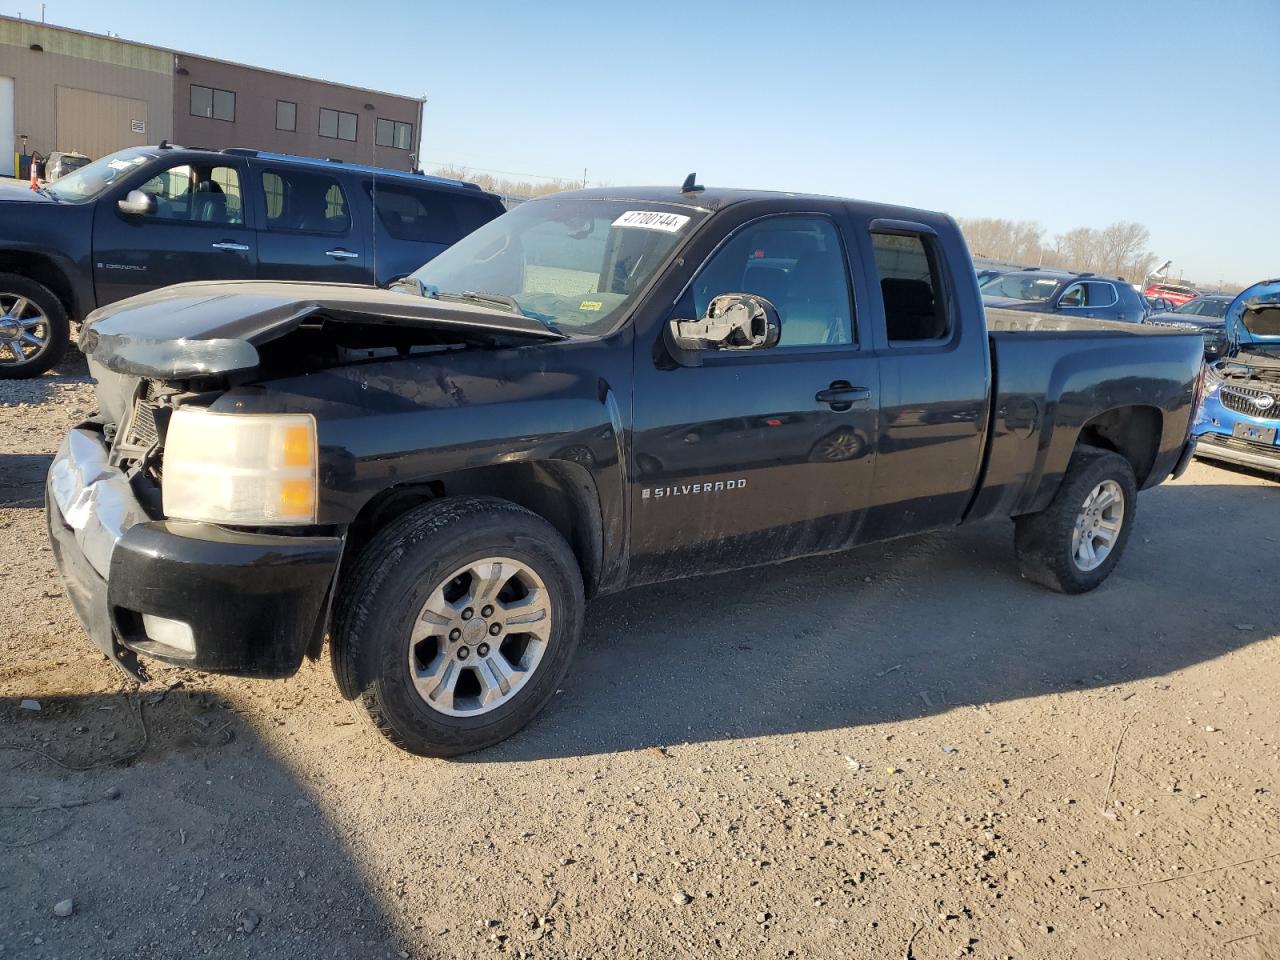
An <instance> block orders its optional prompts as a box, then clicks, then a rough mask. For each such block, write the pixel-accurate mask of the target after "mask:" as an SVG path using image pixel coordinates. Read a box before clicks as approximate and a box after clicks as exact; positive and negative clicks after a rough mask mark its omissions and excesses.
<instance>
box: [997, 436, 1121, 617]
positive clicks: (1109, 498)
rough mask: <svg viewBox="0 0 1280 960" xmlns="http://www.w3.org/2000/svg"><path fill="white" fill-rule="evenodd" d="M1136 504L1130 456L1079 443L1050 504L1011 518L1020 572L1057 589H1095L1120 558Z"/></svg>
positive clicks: (1068, 591) (1076, 590)
mask: <svg viewBox="0 0 1280 960" xmlns="http://www.w3.org/2000/svg"><path fill="white" fill-rule="evenodd" d="M1117 498H1118V501H1117ZM1137 506H1138V485H1137V481H1136V480H1135V479H1134V475H1133V467H1132V466H1131V465H1130V464H1129V461H1128V460H1126V459H1125V458H1124V457H1122V456H1120V455H1119V454H1118V453H1112V452H1111V451H1109V450H1102V449H1100V448H1098V447H1090V446H1081V447H1078V448H1077V449H1076V451H1075V453H1074V454H1073V455H1072V457H1071V463H1070V464H1069V465H1068V466H1067V472H1066V473H1065V474H1064V475H1063V477H1062V484H1061V485H1060V486H1059V487H1058V492H1057V493H1056V494H1055V495H1054V498H1053V500H1051V501H1050V503H1049V506H1047V507H1046V508H1045V509H1044V510H1041V511H1040V512H1039V513H1031V514H1026V515H1024V516H1021V517H1016V518H1015V519H1014V549H1015V551H1016V552H1017V556H1018V566H1019V568H1020V569H1021V571H1022V575H1023V576H1024V577H1026V578H1027V579H1028V580H1034V581H1035V582H1036V583H1038V584H1040V585H1042V586H1045V587H1048V588H1049V589H1051V590H1057V591H1059V592H1060V593H1085V592H1086V591H1089V590H1092V589H1094V588H1095V587H1097V586H1098V585H1099V584H1100V583H1102V581H1103V580H1105V579H1107V577H1108V576H1109V575H1110V574H1111V571H1112V570H1114V569H1115V566H1116V564H1117V563H1118V562H1119V561H1120V556H1121V554H1122V553H1124V548H1125V545H1126V544H1127V543H1128V542H1129V533H1130V531H1131V530H1132V529H1133V521H1134V516H1135V514H1136V511H1137ZM1117 518H1118V519H1117ZM1108 538H1109V539H1110V542H1108Z"/></svg>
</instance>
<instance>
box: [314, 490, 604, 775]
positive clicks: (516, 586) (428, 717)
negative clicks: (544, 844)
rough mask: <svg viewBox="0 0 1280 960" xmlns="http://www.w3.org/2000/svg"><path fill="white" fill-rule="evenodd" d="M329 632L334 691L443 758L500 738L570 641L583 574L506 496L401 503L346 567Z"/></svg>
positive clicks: (554, 537) (398, 740)
mask: <svg viewBox="0 0 1280 960" xmlns="http://www.w3.org/2000/svg"><path fill="white" fill-rule="evenodd" d="M340 589H341V594H340V595H339V596H338V598H337V603H336V607H335V611H334V622H333V630H332V659H333V668H334V673H335V676H336V677H337V681H338V686H339V688H340V689H341V691H342V694H343V696H345V697H346V698H347V699H348V700H353V701H358V704H359V706H360V707H361V708H362V709H363V712H364V713H365V715H366V716H367V717H368V719H369V720H370V721H371V722H372V723H373V726H374V727H375V728H376V729H377V730H378V731H380V732H381V733H382V734H383V735H384V736H385V737H386V738H387V739H388V740H390V741H391V742H392V743H394V744H395V745H396V746H398V747H400V748H402V749H404V750H408V751H409V752H411V753H416V754H420V755H422V756H429V757H452V756H456V755H458V754H462V753H468V752H470V751H472V750H479V749H482V748H484V747H488V746H491V745H493V744H495V743H498V742H499V741H501V740H505V739H506V738H507V737H509V736H511V735H512V734H513V733H515V732H516V731H517V730H519V729H520V728H522V727H523V726H524V725H525V724H527V723H528V722H529V721H530V720H531V719H532V718H533V717H534V715H535V714H537V713H538V711H539V710H541V709H542V707H543V706H544V705H545V704H546V702H547V701H548V700H549V699H550V698H551V696H552V695H553V694H554V693H555V691H556V687H557V686H558V684H559V683H560V681H561V680H562V679H563V678H564V675H565V673H566V672H567V670H568V668H569V662H570V660H571V659H572V658H573V653H574V650H575V649H576V648H577V645H578V638H579V636H580V634H581V630H582V617H583V608H584V603H585V602H584V599H583V587H582V575H581V572H580V570H579V568H578V565H577V561H576V560H575V559H574V556H573V552H572V551H571V550H570V549H569V545H568V544H567V543H566V542H565V541H564V538H563V537H561V536H560V534H559V533H558V532H557V531H556V529H555V528H554V527H553V526H551V524H549V523H548V522H547V521H546V520H544V519H542V518H541V517H539V516H537V515H536V514H534V513H531V512H529V511H528V510H525V509H524V508H522V507H518V506H516V505H515V504H513V503H509V502H507V501H504V500H497V499H492V498H487V497H456V498H447V499H444V500H439V501H436V502H434V503H430V504H427V505H426V506H423V507H418V508H416V509H414V510H411V511H409V512H408V513H406V514H404V515H403V516H401V517H400V518H398V519H397V520H396V521H395V522H394V523H392V524H391V525H390V526H389V527H388V528H387V529H385V530H384V531H382V532H381V533H380V534H379V535H378V536H377V537H375V538H374V539H373V540H372V541H371V542H370V543H369V544H368V545H367V546H366V547H365V548H364V549H363V550H362V551H361V553H360V556H359V559H358V560H357V561H356V564H355V567H354V568H353V570H352V571H351V573H350V575H349V576H347V577H344V578H343V580H342V585H341V588H340Z"/></svg>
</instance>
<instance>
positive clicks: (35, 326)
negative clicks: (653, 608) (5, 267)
mask: <svg viewBox="0 0 1280 960" xmlns="http://www.w3.org/2000/svg"><path fill="white" fill-rule="evenodd" d="M70 334H71V328H70V322H69V321H68V320H67V311H66V310H64V309H63V307H62V304H61V302H59V300H58V298H57V297H56V296H54V295H53V292H52V291H50V290H49V288H48V287H45V286H44V285H42V284H39V283H36V282H35V281H34V280H30V279H28V278H27V277H24V276H21V275H19V274H16V273H0V380H17V379H22V378H25V377H37V376H39V375H40V374H42V373H44V372H45V371H46V370H48V369H49V368H50V367H52V366H53V365H54V364H55V363H57V362H58V361H59V360H60V359H62V354H63V353H64V352H65V351H66V349H67V341H68V339H69V338H70Z"/></svg>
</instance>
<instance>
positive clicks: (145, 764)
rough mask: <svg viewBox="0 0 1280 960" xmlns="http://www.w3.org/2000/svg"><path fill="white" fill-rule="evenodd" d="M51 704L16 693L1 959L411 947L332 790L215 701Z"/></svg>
mask: <svg viewBox="0 0 1280 960" xmlns="http://www.w3.org/2000/svg"><path fill="white" fill-rule="evenodd" d="M39 703H40V710H39V711H33V710H29V709H25V708H23V707H22V701H21V700H20V699H15V698H0V862H2V863H4V864H5V866H4V869H3V871H2V872H0V947H3V948H4V949H3V953H2V954H0V955H3V956H5V957H10V956H12V957H31V958H36V957H50V958H52V957H85V958H88V957H129V958H149V957H186V958H189V957H195V956H217V957H258V956H264V955H271V956H291V957H292V956H298V957H304V956H305V957H316V958H319V957H335V956H336V957H344V958H345V957H371V958H373V957H377V958H382V957H398V956H399V955H400V953H399V951H400V947H399V945H398V944H397V942H396V940H395V938H394V935H393V934H392V932H391V929H390V926H389V924H388V923H387V921H386V920H385V918H384V915H383V914H382V912H381V911H380V910H379V908H378V906H377V905H376V903H375V901H374V899H373V897H372V895H371V893H370V892H369V888H368V886H367V885H366V883H365V880H364V878H363V877H362V876H361V874H360V871H359V870H358V869H357V868H356V866H355V865H354V864H353V863H352V861H351V858H350V855H349V853H348V851H347V849H346V847H345V845H344V843H343V841H342V839H341V838H340V837H339V836H338V835H337V833H336V832H335V831H334V829H333V828H332V827H331V826H330V824H329V823H328V821H327V820H326V819H325V816H324V814H323V813H322V812H321V804H319V803H317V798H316V797H314V796H312V794H311V792H310V791H309V790H308V789H307V787H306V785H304V784H302V783H300V782H298V780H297V779H296V778H295V777H294V775H293V774H292V773H291V772H290V771H289V770H288V769H287V768H286V767H284V766H283V765H282V764H281V763H279V762H278V761H277V760H276V759H274V758H273V756H272V753H271V751H270V750H269V749H267V748H265V747H264V745H263V744H262V743H261V742H259V741H258V740H257V738H256V737H255V736H254V734H253V733H252V732H251V731H250V730H249V729H248V727H247V725H246V724H245V723H243V722H242V721H241V720H240V719H239V718H238V717H237V716H236V715H235V714H234V713H232V712H231V711H230V710H229V709H226V708H225V706H224V705H223V704H221V703H220V702H219V701H218V700H217V699H216V698H214V697H212V696H211V695H209V694H207V693H203V692H200V693H194V694H190V693H187V692H185V691H183V690H181V689H176V690H170V691H168V692H167V693H165V692H163V691H156V690H148V689H147V688H143V690H142V691H141V692H140V694H139V695H134V694H131V693H126V692H121V693H117V694H105V695H94V696H84V697H54V698H49V697H41V698H40V700H39ZM144 723H145V726H144ZM14 747H20V748H24V749H14ZM33 751H36V752H33ZM50 758H53V759H50ZM89 764H96V766H93V767H92V768H90V769H79V768H81V767H84V766H86V765H89ZM66 899H71V900H72V901H73V903H74V913H73V914H72V915H71V916H69V917H65V918H59V917H56V916H55V915H54V913H53V907H54V905H55V904H57V903H58V902H60V901H63V900H66ZM37 938H38V939H37Z"/></svg>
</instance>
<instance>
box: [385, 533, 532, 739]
mask: <svg viewBox="0 0 1280 960" xmlns="http://www.w3.org/2000/svg"><path fill="white" fill-rule="evenodd" d="M550 637H551V598H550V596H549V594H548V592H547V588H546V585H545V584H544V583H543V582H542V578H541V577H539V576H538V575H537V574H536V573H535V572H534V571H533V570H532V569H531V568H530V567H528V566H527V565H526V564H523V563H521V562H520V561H518V560H512V559H510V558H509V557H487V558H485V559H484V560H477V561H475V562H474V563H469V564H467V565H466V566H463V567H459V568H458V569H457V570H455V571H454V572H453V573H451V574H450V575H449V576H448V577H446V578H445V580H444V582H443V583H441V584H440V585H439V586H437V587H436V588H435V590H433V591H432V592H431V596H430V597H429V598H428V599H427V602H426V603H425V604H423V606H422V609H421V610H420V611H419V612H418V617H417V619H416V620H415V621H414V626H413V631H412V633H411V635H410V637H409V674H410V676H411V677H412V679H413V685H414V688H415V689H416V690H417V691H418V695H419V696H421V697H422V699H423V701H424V702H425V703H426V704H427V705H428V706H429V707H431V708H432V709H433V710H436V711H439V712H440V713H443V714H446V715H448V716H451V717H473V716H477V715H479V714H483V713H488V712H489V711H491V710H495V709H497V708H498V707H500V706H502V704H504V703H506V702H507V701H508V700H510V699H511V698H512V697H514V696H515V695H516V694H517V693H518V692H519V691H520V689H521V688H522V687H523V686H524V685H525V684H526V683H527V682H528V681H529V679H530V678H531V677H532V676H533V673H534V671H535V670H537V669H538V664H539V663H540V662H541V661H542V657H543V654H544V653H546V650H547V644H548V642H549V640H550Z"/></svg>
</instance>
